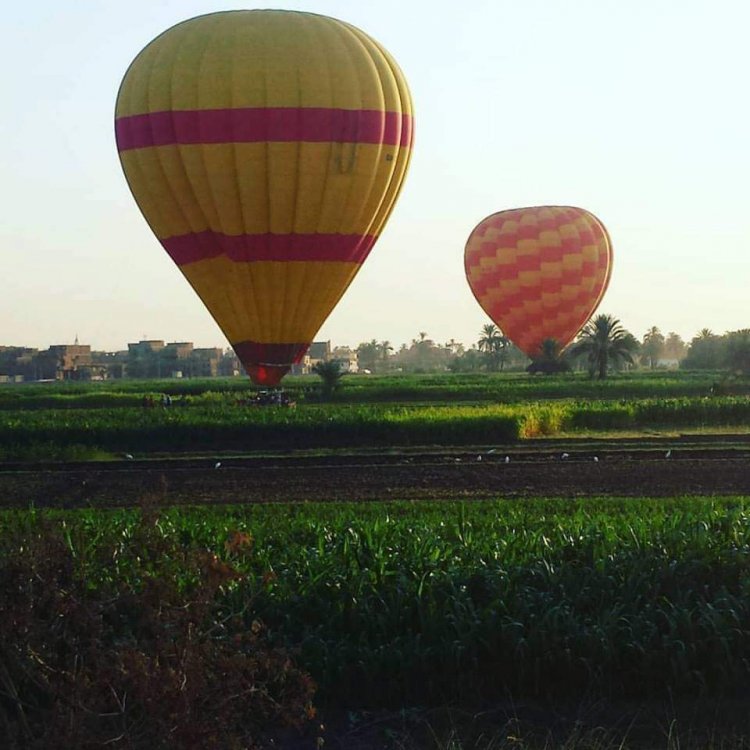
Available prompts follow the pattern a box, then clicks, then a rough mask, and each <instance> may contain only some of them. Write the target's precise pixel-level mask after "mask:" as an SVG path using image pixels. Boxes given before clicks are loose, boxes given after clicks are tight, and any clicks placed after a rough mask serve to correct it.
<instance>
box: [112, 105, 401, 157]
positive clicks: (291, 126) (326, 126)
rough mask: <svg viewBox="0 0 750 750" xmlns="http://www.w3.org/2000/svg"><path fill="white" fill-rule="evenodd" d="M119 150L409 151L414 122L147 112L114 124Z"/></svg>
mask: <svg viewBox="0 0 750 750" xmlns="http://www.w3.org/2000/svg"><path fill="white" fill-rule="evenodd" d="M115 136H116V139H117V148H118V149H119V150H120V151H129V150H130V149H135V148H149V147H151V146H170V145H191V144H211V143H258V142H277V143H278V142H292V141H307V142H310V143H328V142H332V143H380V144H383V145H386V146H396V145H398V146H403V147H406V146H410V145H411V141H412V118H411V116H410V115H407V114H402V113H400V112H384V111H381V110H376V109H333V108H330V109H329V108H323V107H244V108H239V107H238V108H234V109H195V110H169V111H166V112H147V113H145V114H140V115H131V116H129V117H120V118H118V119H117V120H116V121H115Z"/></svg>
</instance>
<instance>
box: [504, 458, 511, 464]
mask: <svg viewBox="0 0 750 750" xmlns="http://www.w3.org/2000/svg"><path fill="white" fill-rule="evenodd" d="M505 463H506V464H509V463H510V456H506V457H505Z"/></svg>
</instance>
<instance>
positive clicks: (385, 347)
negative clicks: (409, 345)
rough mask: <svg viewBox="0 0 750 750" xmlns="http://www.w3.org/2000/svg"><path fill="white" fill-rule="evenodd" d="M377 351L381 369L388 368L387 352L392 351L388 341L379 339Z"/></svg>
mask: <svg viewBox="0 0 750 750" xmlns="http://www.w3.org/2000/svg"><path fill="white" fill-rule="evenodd" d="M378 351H379V352H380V359H381V360H382V362H383V369H384V370H386V371H387V370H388V357H389V356H390V354H389V352H392V351H393V347H392V346H391V342H390V341H381V342H380V343H379V344H378Z"/></svg>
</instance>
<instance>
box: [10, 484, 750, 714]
mask: <svg viewBox="0 0 750 750" xmlns="http://www.w3.org/2000/svg"><path fill="white" fill-rule="evenodd" d="M137 517H138V512H136V511H130V512H111V511H85V512H78V513H67V514H65V515H60V514H55V513H47V514H42V513H41V512H37V513H33V514H31V515H30V514H28V513H27V514H20V513H11V512H6V513H4V514H2V515H0V539H5V538H6V537H7V536H8V535H9V534H10V532H11V531H12V530H13V529H15V530H16V531H17V530H18V529H19V528H23V529H25V530H27V531H29V530H31V529H33V527H34V526H35V525H38V524H40V523H42V521H44V523H46V524H50V523H52V524H57V526H58V528H60V529H61V530H62V533H63V534H64V536H65V539H66V543H67V544H68V545H69V547H70V548H71V549H72V550H73V551H74V555H75V559H76V560H77V563H78V565H79V566H80V568H81V570H82V571H83V573H82V574H85V575H86V576H87V579H88V580H89V581H90V582H91V585H92V586H96V585H100V584H101V583H102V582H105V581H111V580H113V579H115V578H117V577H125V578H129V579H133V580H138V578H139V576H142V575H144V573H145V572H146V571H147V570H148V571H151V572H153V571H157V572H158V574H159V575H166V576H170V577H177V578H178V579H179V577H180V576H181V575H183V572H182V571H181V570H180V568H179V565H178V563H176V562H175V561H174V560H168V559H165V560H154V559H153V556H150V555H148V554H142V555H138V554H134V553H133V551H132V550H130V554H124V550H126V549H127V548H128V547H129V545H132V544H133V543H134V542H133V540H134V539H135V538H136V537H137V535H134V531H133V529H134V527H135V526H136V519H137ZM156 526H157V528H158V530H159V533H160V534H162V535H164V536H165V537H168V538H170V539H172V540H177V541H178V543H179V544H180V545H183V546H184V547H185V548H186V549H187V548H189V547H193V546H196V547H198V548H204V549H205V548H208V549H211V550H214V551H216V552H217V553H218V554H219V555H220V556H221V557H223V558H224V560H225V562H226V563H227V564H229V565H231V566H232V569H233V570H235V571H237V572H239V573H240V574H241V575H242V578H240V579H236V580H231V581H228V582H227V583H226V585H225V588H224V594H223V598H222V603H221V607H222V613H223V614H222V617H224V616H229V615H232V614H234V615H237V614H238V613H245V614H244V615H242V616H246V617H247V618H249V620H252V619H253V618H259V619H261V620H262V621H263V622H264V623H265V625H266V626H267V627H268V629H269V633H270V634H271V636H272V637H273V638H274V639H275V641H276V642H277V643H278V644H280V645H284V646H286V647H288V648H293V649H295V650H296V651H297V653H298V654H299V662H300V664H301V666H302V667H303V668H304V669H306V670H308V671H309V672H311V674H312V675H313V677H314V678H315V679H316V681H317V682H318V683H319V684H320V686H321V690H322V692H323V695H324V696H325V697H328V698H333V699H335V700H337V702H339V703H343V704H346V703H350V704H352V705H358V706H362V705H371V706H372V705H380V706H383V705H391V706H392V705H414V704H422V705H425V704H429V703H435V702H437V703H439V704H444V703H445V702H446V701H452V700H458V699H464V700H466V699H472V698H478V697H479V696H481V697H482V698H484V699H487V698H488V697H490V696H493V695H495V696H499V695H502V694H504V692H505V691H510V693H511V694H512V695H514V696H516V697H521V696H549V695H555V694H558V695H560V694H565V693H566V692H567V691H570V690H580V691H584V690H587V689H591V690H595V691H597V692H598V693H600V694H601V693H604V694H610V695H619V696H644V695H647V694H649V693H658V692H659V691H662V692H663V691H664V690H665V689H666V688H667V687H668V686H669V687H670V688H671V689H675V690H677V691H678V692H683V693H692V694H695V693H698V692H700V691H701V690H703V689H706V688H709V689H710V688H719V687H720V688H721V689H722V690H726V691H731V690H732V689H734V688H738V687H741V686H743V685H745V684H746V683H747V680H748V678H750V498H731V499H722V500H706V499H687V498H682V499H677V500H673V501H664V500H659V501H650V500H645V499H644V500H626V501H618V500H596V499H594V500H579V501H570V500H560V501H554V500H532V501H524V502H523V503H519V502H511V501H493V502H476V503H471V504H459V503H439V504H438V503H427V504H420V505H415V504H406V503H389V504H373V505H368V506H366V507H362V506H355V505H350V504H342V505H337V506H331V505H325V506H320V505H305V506H265V507H257V506H256V507H234V508H223V509H215V508H214V509H192V510H190V509H182V510H177V509H171V510H168V511H165V512H164V513H163V514H162V515H161V517H160V518H159V520H158V521H157V523H156ZM237 539H242V540H244V541H243V544H242V545H239V544H233V542H232V540H235V541H236V540H237ZM103 551H104V553H103ZM136 552H137V550H136ZM102 554H104V557H102ZM122 561H127V562H122ZM134 561H136V562H134ZM141 561H142V562H141ZM141 565H142V566H143V568H139V567H138V566H141ZM249 624H250V623H249V622H248V625H249Z"/></svg>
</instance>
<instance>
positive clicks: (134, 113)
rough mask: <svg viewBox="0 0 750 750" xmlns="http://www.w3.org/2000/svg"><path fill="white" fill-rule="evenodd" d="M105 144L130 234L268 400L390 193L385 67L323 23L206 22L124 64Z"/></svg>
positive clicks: (262, 16) (396, 77)
mask: <svg viewBox="0 0 750 750" xmlns="http://www.w3.org/2000/svg"><path fill="white" fill-rule="evenodd" d="M115 129H116V137H117V147H118V150H119V153H120V160H121V162H122V167H123V170H124V172H125V176H126V178H127V181H128V183H129V185H130V188H131V190H132V192H133V195H134V196H135V199H136V201H137V203H138V206H139V207H140V209H141V211H142V213H143V215H144V217H145V218H146V221H147V222H148V223H149V225H150V226H151V228H152V230H153V231H154V233H155V234H156V236H157V238H158V239H159V241H160V242H161V244H162V245H163V246H164V248H165V250H166V251H167V252H168V253H169V255H170V256H171V257H172V259H173V260H174V261H175V263H176V264H177V265H178V266H179V267H180V270H181V271H182V273H183V274H184V275H185V277H186V278H187V280H188V282H189V283H190V284H191V285H192V287H193V288H194V289H195V291H196V292H197V293H198V295H199V296H200V298H201V299H202V300H203V302H204V303H205V305H206V307H207V308H208V310H209V311H210V313H211V314H212V315H213V317H214V319H215V320H216V322H217V323H218V324H219V326H220V328H221V329H222V330H223V332H224V334H225V335H226V336H227V338H228V339H229V341H230V342H231V344H232V346H233V347H234V349H235V351H236V352H237V355H238V356H239V358H240V360H241V361H242V362H243V364H244V366H245V368H246V369H247V371H248V373H249V374H250V376H251V377H252V378H253V380H255V382H257V383H260V384H264V385H275V384H276V383H278V381H279V380H280V379H281V378H282V377H283V376H284V374H285V373H286V372H287V371H288V370H289V368H290V367H291V365H292V364H293V363H295V362H298V361H299V360H300V359H301V358H302V356H303V355H304V353H305V351H306V350H307V347H308V345H309V344H310V342H311V341H312V340H313V337H314V336H315V334H316V333H317V331H318V329H319V328H320V326H321V325H322V324H323V321H324V320H325V319H326V317H328V315H329V313H330V312H331V310H332V309H333V308H334V306H335V305H336V303H337V302H338V300H339V299H340V298H341V296H342V295H343V293H344V291H345V290H346V288H347V287H348V286H349V284H350V283H351V281H352V279H353V278H354V276H355V275H356V273H357V271H358V270H359V268H360V266H361V264H362V263H363V262H364V260H365V258H367V255H368V253H369V252H370V250H371V248H372V246H373V244H374V243H375V241H376V240H377V238H378V236H379V235H380V232H381V231H382V229H383V226H384V224H385V222H386V220H387V219H388V216H389V215H390V213H391V210H392V209H393V206H394V203H395V201H396V198H397V196H398V193H399V190H400V188H401V185H402V183H403V180H404V177H405V175H406V171H407V167H408V164H409V159H410V156H411V144H412V105H411V98H410V95H409V90H408V88H407V85H406V81H405V79H404V77H403V75H402V73H401V71H400V70H399V68H398V65H397V64H396V63H395V61H394V60H393V58H392V57H391V56H390V55H389V54H388V52H386V51H385V50H384V49H383V48H382V47H381V46H380V45H379V44H378V43H377V42H375V41H374V40H373V39H371V38H370V37H369V36H367V34H365V33H364V32H362V31H360V30H359V29H357V28H355V27H354V26H350V25H349V24H347V23H343V22H342V21H337V20H335V19H332V18H327V17H326V16H320V15H315V14H312V13H297V12H290V11H276V10H273V11H270V10H252V11H227V12H223V13H212V14H208V15H205V16H200V17H198V18H193V19H190V20H188V21H185V22H183V23H180V24H178V25H177V26H174V27H172V28H171V29H169V30H167V31H166V32H164V33H163V34H161V36H159V37H157V38H156V39H154V41H152V42H151V43H150V44H149V45H148V46H146V47H145V49H143V50H142V51H141V53H140V54H139V55H138V56H137V57H136V58H135V60H134V61H133V63H132V64H131V66H130V68H129V69H128V71H127V73H126V74H125V78H124V79H123V82H122V85H121V87H120V92H119V94H118V97H117V105H116V124H115Z"/></svg>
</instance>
